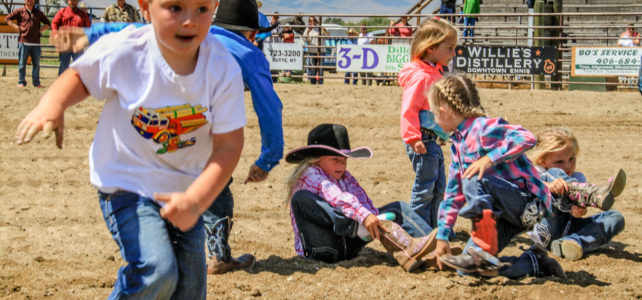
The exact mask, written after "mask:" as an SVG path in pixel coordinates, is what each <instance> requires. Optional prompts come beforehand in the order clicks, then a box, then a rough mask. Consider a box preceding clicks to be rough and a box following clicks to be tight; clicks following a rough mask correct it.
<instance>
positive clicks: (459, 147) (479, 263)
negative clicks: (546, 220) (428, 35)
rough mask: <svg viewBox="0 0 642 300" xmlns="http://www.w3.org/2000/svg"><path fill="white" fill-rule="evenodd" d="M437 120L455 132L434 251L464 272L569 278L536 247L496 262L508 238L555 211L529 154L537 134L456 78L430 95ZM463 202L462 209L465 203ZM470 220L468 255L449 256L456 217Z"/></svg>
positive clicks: (442, 82) (438, 84)
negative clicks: (492, 114) (492, 108)
mask: <svg viewBox="0 0 642 300" xmlns="http://www.w3.org/2000/svg"><path fill="white" fill-rule="evenodd" d="M429 99H430V109H431V111H432V112H433V114H434V115H435V121H436V122H437V124H438V125H439V126H440V127H441V128H443V130H444V131H445V132H451V133H452V134H451V136H450V138H451V140H452V143H453V144H452V147H451V153H452V157H451V158H452V163H451V165H450V171H449V180H448V185H447V187H446V194H445V195H444V201H443V202H442V203H441V206H440V207H439V220H438V221H439V228H438V233H437V249H436V253H437V255H438V256H440V259H439V261H437V263H438V264H439V266H440V268H441V267H442V265H441V264H442V263H443V264H445V265H447V266H449V267H452V268H455V269H457V270H458V271H460V272H461V273H464V274H471V275H473V274H479V275H485V276H494V275H497V274H501V275H503V276H506V277H511V278H515V277H521V276H525V275H534V276H548V275H556V276H558V277H565V275H564V271H563V270H562V268H561V267H560V265H559V264H558V263H557V262H556V261H555V260H553V259H551V258H549V257H547V255H546V251H544V250H543V249H539V248H537V247H535V248H534V249H529V250H526V251H524V253H523V254H522V256H520V257H519V258H516V259H514V260H511V262H512V263H513V264H512V265H510V266H505V265H504V263H502V262H500V260H499V259H497V258H496V257H495V255H496V254H497V253H499V252H500V251H501V250H502V249H503V248H504V247H506V245H508V243H509V242H510V240H511V239H512V238H513V237H514V236H515V235H517V234H519V233H520V232H523V231H526V230H527V229H529V228H530V227H531V226H533V225H534V224H535V223H537V222H538V221H539V218H540V216H541V214H542V213H543V212H544V211H547V212H548V213H550V210H551V194H550V193H549V191H548V188H547V187H546V185H545V184H544V182H542V181H541V180H540V178H539V175H538V173H537V170H536V169H535V166H534V165H533V163H532V162H531V161H530V160H528V158H527V157H526V155H525V154H524V152H525V151H526V150H528V149H530V148H531V147H533V146H534V145H535V137H534V136H533V134H532V133H530V132H529V131H527V130H526V129H524V128H523V127H522V126H519V125H510V124H508V123H507V122H506V121H504V120H503V119H501V118H488V117H486V115H485V113H484V108H483V107H482V105H481V103H480V100H479V95H478V92H477V89H476V87H475V84H474V83H473V82H472V81H471V80H470V79H468V78H466V77H463V76H458V75H451V76H447V77H444V78H443V79H442V80H440V81H438V82H436V83H435V84H434V85H433V87H432V89H431V91H430V94H429ZM464 205H465V206H464ZM458 215H461V216H462V217H464V218H468V219H471V221H472V225H473V226H472V227H473V228H472V233H471V239H470V240H469V241H468V244H467V245H466V248H465V250H464V253H463V254H461V255H457V256H455V255H451V254H448V252H449V248H450V247H449V243H448V239H449V237H450V233H451V232H452V230H453V226H454V225H455V221H456V220H457V216H458Z"/></svg>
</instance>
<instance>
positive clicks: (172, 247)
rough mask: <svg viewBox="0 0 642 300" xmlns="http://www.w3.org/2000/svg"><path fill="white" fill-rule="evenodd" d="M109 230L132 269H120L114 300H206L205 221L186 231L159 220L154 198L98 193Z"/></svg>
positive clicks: (120, 192) (128, 267)
mask: <svg viewBox="0 0 642 300" xmlns="http://www.w3.org/2000/svg"><path fill="white" fill-rule="evenodd" d="M98 198H99V202H100V207H101V210H102V213H103V217H104V218H105V223H106V224H107V228H108V229H109V231H110V232H111V234H112V237H113V238H114V241H116V244H118V247H119V248H120V254H121V256H122V257H123V259H124V260H125V261H126V262H127V265H126V266H124V267H121V268H120V269H119V270H118V276H117V278H116V282H115V283H114V290H113V291H112V293H111V295H110V296H109V299H123V298H131V299H170V298H172V299H205V295H206V287H207V286H206V284H207V278H206V276H207V274H206V268H207V266H206V264H205V251H204V248H203V243H204V242H205V234H204V231H203V221H202V220H199V221H198V222H197V223H196V225H195V226H194V227H193V228H192V229H190V230H189V231H187V232H182V231H181V230H179V229H178V228H176V227H174V226H173V225H172V224H171V223H169V222H168V221H166V220H164V219H162V218H161V216H160V206H159V205H158V204H157V203H156V202H155V201H154V200H153V199H150V198H146V197H142V196H139V195H137V194H135V193H130V192H124V191H118V192H115V193H112V194H105V193H101V192H98Z"/></svg>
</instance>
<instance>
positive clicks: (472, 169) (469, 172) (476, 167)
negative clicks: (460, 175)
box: [464, 155, 493, 180]
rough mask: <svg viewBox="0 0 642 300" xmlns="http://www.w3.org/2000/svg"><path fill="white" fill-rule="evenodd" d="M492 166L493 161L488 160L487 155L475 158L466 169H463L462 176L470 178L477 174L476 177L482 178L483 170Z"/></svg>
mask: <svg viewBox="0 0 642 300" xmlns="http://www.w3.org/2000/svg"><path fill="white" fill-rule="evenodd" d="M492 166H493V162H491V161H490V157H488V155H486V156H484V157H482V158H480V159H478V160H476V161H475V162H474V163H472V164H470V166H468V168H467V169H466V171H464V178H466V179H470V178H472V177H473V176H475V175H476V174H479V176H477V179H480V180H481V179H482V177H484V172H485V171H486V169H488V168H490V167H492Z"/></svg>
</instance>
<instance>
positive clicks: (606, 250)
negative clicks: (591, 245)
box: [585, 241, 642, 263]
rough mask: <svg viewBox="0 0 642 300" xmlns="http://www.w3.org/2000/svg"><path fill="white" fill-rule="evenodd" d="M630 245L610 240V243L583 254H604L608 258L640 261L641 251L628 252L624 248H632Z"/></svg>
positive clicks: (641, 259) (641, 257)
mask: <svg viewBox="0 0 642 300" xmlns="http://www.w3.org/2000/svg"><path fill="white" fill-rule="evenodd" d="M630 246H631V245H627V244H623V243H620V242H613V241H611V242H610V243H608V244H606V246H603V247H601V248H599V249H597V250H595V251H593V252H591V253H587V254H586V255H585V256H591V255H599V254H604V255H606V256H608V257H610V258H616V259H626V260H630V261H634V262H638V263H639V262H642V254H641V253H635V252H629V251H627V250H625V249H624V248H626V247H629V248H633V247H630Z"/></svg>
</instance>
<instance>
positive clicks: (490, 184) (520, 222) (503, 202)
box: [459, 175, 542, 278]
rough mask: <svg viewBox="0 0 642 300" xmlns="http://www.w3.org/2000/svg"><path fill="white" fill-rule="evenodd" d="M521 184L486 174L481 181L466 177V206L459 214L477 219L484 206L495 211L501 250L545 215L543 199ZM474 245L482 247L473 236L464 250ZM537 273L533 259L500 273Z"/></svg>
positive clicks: (525, 257) (464, 189) (498, 243)
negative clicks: (541, 200) (476, 243)
mask: <svg viewBox="0 0 642 300" xmlns="http://www.w3.org/2000/svg"><path fill="white" fill-rule="evenodd" d="M520 184H521V183H515V182H510V181H508V180H505V179H503V178H500V177H497V176H492V175H485V176H483V177H482V179H481V180H479V179H478V178H477V175H475V176H473V177H472V178H470V179H466V178H462V190H463V193H464V196H465V197H466V206H465V207H464V208H462V209H461V210H460V211H459V215H460V216H462V217H464V218H467V219H472V220H474V219H475V218H478V217H481V216H482V212H483V210H484V209H491V210H493V213H494V215H495V216H496V222H497V225H496V228H497V247H498V253H499V252H501V251H502V249H504V247H506V245H508V243H510V241H511V239H512V238H513V237H514V236H515V235H517V234H519V233H521V232H523V231H526V230H527V229H528V228H529V227H531V226H532V225H534V224H535V223H536V222H537V221H538V219H539V216H540V214H541V210H542V208H541V202H540V200H539V199H538V198H537V197H535V195H533V194H532V193H530V192H529V191H528V190H526V189H525V188H523V187H520ZM473 246H477V247H478V245H475V243H474V242H473V239H472V238H471V239H470V240H468V243H467V244H466V247H465V249H464V251H466V250H467V249H468V248H470V247H473ZM520 259H522V260H526V259H529V257H528V256H525V255H523V256H521V257H520ZM534 273H535V269H534V267H533V264H532V263H531V261H530V260H529V261H528V263H521V262H515V263H513V264H512V266H510V267H508V268H502V269H500V272H499V274H500V275H503V276H506V277H510V278H515V277H521V276H524V275H528V274H531V275H537V274H534ZM515 274H517V275H515Z"/></svg>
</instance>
